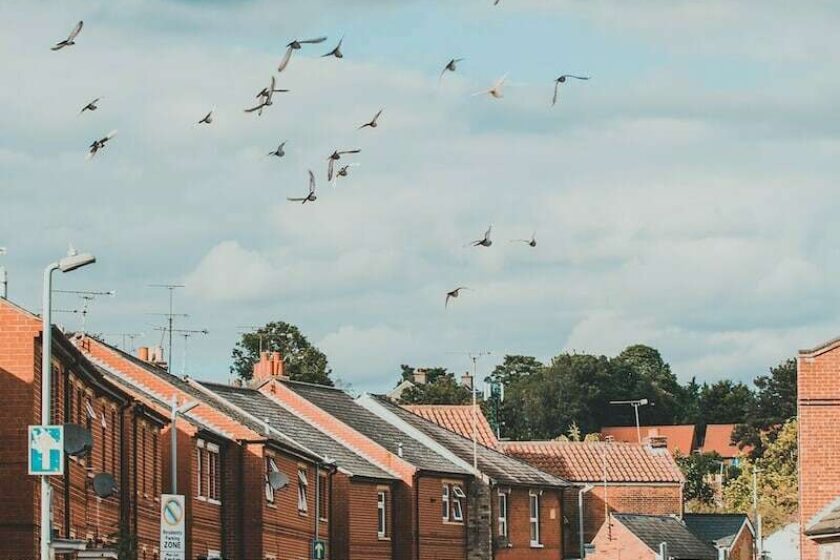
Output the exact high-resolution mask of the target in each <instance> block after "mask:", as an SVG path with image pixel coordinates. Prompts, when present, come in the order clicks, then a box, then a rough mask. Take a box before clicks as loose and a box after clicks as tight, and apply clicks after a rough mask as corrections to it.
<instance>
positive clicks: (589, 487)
mask: <svg viewBox="0 0 840 560" xmlns="http://www.w3.org/2000/svg"><path fill="white" fill-rule="evenodd" d="M593 488H594V486H592V485H591V484H586V485H584V486H582V487H581V489H580V491H578V523H579V525H580V543H579V544H580V557H581V559H583V558H584V557H585V556H586V547H585V544H586V540H585V539H584V537H583V495H584V494H586V493H587V492H589V491H590V490H592V489H593Z"/></svg>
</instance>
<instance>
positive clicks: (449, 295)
mask: <svg viewBox="0 0 840 560" xmlns="http://www.w3.org/2000/svg"><path fill="white" fill-rule="evenodd" d="M499 2H500V0H494V2H493V5H494V6H497V5H498V4H499ZM83 27H84V22H83V21H80V22H79V23H77V24H76V26H75V27H73V30H72V31H71V32H70V34H69V35H68V36H67V38H66V39H64V40H63V41H59V42H58V43H56V44H55V45H54V46H53V47H52V50H53V51H59V50H61V49H64V48H66V47H70V46H73V45H75V44H76V37H78V35H79V33H80V32H81V31H82V28H83ZM326 40H327V37H316V38H314V39H295V40H293V41H292V42H290V43H288V44H287V45H286V51H285V53H284V54H283V58H282V59H281V60H280V63H279V64H278V66H277V73H282V72H283V71H284V70H285V69H286V68H287V67H288V66H289V63H290V62H291V60H292V55H293V54H294V52H295V51H298V50H301V49H302V48H303V46H304V45H317V44H320V43H323V42H325V41H326ZM343 44H344V37H342V38H341V39H339V41H338V44H337V45H336V46H335V47H334V48H333V49H332V50H330V51H329V52H327V53H325V54H323V55H321V57H322V58H326V57H334V58H338V59H341V58H344V53H342V51H341V47H342V45H343ZM464 60H465V59H464V58H453V59H451V60H450V61H449V62H447V63H446V65H445V66H444V67H443V70H441V72H440V76H439V78H438V82H440V81H442V80H443V77H444V76H445V75H446V74H447V72H449V73H453V72H456V71H457V69H458V64H459V63H461V62H462V61H464ZM569 79H573V80H589V76H578V75H574V74H562V75H560V76H559V77H557V78H555V79H554V81H553V82H554V91H553V95H552V98H551V105H552V106H554V105H556V104H557V99H558V96H559V92H560V87H561V86H562V85H563V84H565V83H566V82H567V81H568V80H569ZM506 81H507V74H505V75H503V76H502V77H501V78H499V79H498V80H497V81H496V82H495V83H494V84H493V85H492V86H491V87H490V88H488V89H485V90H482V91H479V92H476V93H474V94H473V95H490V96H491V97H493V98H495V99H501V98H502V97H503V96H504V95H503V92H502V88H503V86H504V85H505V82H506ZM288 92H289V90H288V89H282V88H278V87H277V79H276V77H275V76H274V74H273V73H272V76H271V80H270V82H269V84H268V85H267V86H266V87H264V88H262V89H261V90H260V91H259V92H258V93H257V95H256V99H257V103H256V105H254V106H253V107H249V108H247V109H245V112H246V113H256V114H257V115H262V114H263V111H264V110H265V109H266V108H268V107H270V106H271V105H273V102H274V101H273V99H274V94H275V93H288ZM101 99H102V98H100V97H97V98H96V99H94V100H93V101H91V102H90V103H88V104H87V105H85V106H84V107H82V109H81V111H79V114H82V113H85V112H87V111H96V110H97V109H98V103H99V102H100V101H101ZM215 111H216V108H215V107H213V108H211V109H210V111H209V112H208V113H207V114H206V115H204V116H203V117H202V118H201V119H200V120H198V121H197V122H195V124H194V126H200V125H210V124H212V123H213V117H214V114H215ZM383 111H384V109H380V110H379V111H378V112H377V113H376V114H375V115H374V116H373V118H372V119H371V120H370V121H368V122H366V123H363V124H361V125H359V126H358V130H363V129H366V128H370V129H375V128H377V127H378V126H379V118H380V117H381V116H382V113H383ZM116 134H117V131H116V130H113V131H111V132H109V133H108V134H106V135H105V136H103V137H102V138H99V139H97V140H94V141H93V142H92V143H91V144H90V146H89V147H88V154H87V158H88V159H90V158H92V157H94V156H95V155H96V154H97V153H98V152H99V151H100V150H102V149H103V148H105V146H106V144H107V143H108V142H109V141H111V140H112V139H113V138H114V136H115V135H116ZM285 147H286V141H283V142H281V143H280V144H279V145H278V146H277V148H276V149H274V150H272V151H270V152H268V154H266V157H269V156H271V157H278V158H282V157H283V156H285V155H286V151H285ZM360 152H361V149H359V148H353V149H343V150H342V149H336V150H334V151H333V153H332V154H330V155H329V157H327V174H326V175H327V182H329V183H332V186H333V188H335V184H336V181H337V180H338V178H339V177H347V176H348V175H349V172H350V168H351V167H354V166H357V165H359V164H358V163H348V164H344V165H341V164H339V163H338V162H340V161H341V160H342V157H343V156H351V155H355V154H358V153H360ZM308 173H309V192H308V193H307V194H306V195H305V196H298V197H288V198H287V200H288V201H290V202H299V203H301V204H306V203H307V202H315V201H316V200H317V199H318V196H317V194H316V190H317V184H316V179H315V173H314V172H313V171H312V170H311V169H309V170H308ZM492 230H493V226H492V225H491V226H490V227H488V228H487V231H486V232H485V233H484V237H482V238H481V239H477V240H475V241H471V242H470V243H469V244H467V246H472V247H483V248H488V247H491V246H492V245H493V241H492V239H491V237H490V234H491V232H492ZM511 242H512V243H524V244H526V245H527V246H529V247H531V248H534V247H536V246H537V237H536V233H534V234H532V235H531V238H530V239H513V240H511ZM464 290H470V288H469V287H467V286H458V287H457V288H455V289H453V290H450V291H448V292H446V299H445V301H444V308H448V307H449V301H450V300H451V299H457V298H458V297H459V296H460V295H461V292H462V291H464Z"/></svg>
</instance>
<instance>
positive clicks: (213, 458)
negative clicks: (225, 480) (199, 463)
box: [207, 444, 222, 501]
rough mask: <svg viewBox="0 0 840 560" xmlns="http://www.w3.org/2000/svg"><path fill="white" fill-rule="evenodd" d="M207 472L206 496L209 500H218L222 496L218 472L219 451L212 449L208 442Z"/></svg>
mask: <svg viewBox="0 0 840 560" xmlns="http://www.w3.org/2000/svg"><path fill="white" fill-rule="evenodd" d="M207 472H208V484H207V490H208V494H207V497H208V498H210V499H211V500H216V501H219V500H220V499H221V497H222V493H221V476H220V473H219V451H218V448H216V449H215V450H213V449H212V446H211V445H210V444H208V446H207Z"/></svg>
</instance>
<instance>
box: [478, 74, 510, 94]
mask: <svg viewBox="0 0 840 560" xmlns="http://www.w3.org/2000/svg"><path fill="white" fill-rule="evenodd" d="M506 80H507V74H505V75H504V76H502V77H501V78H499V79H498V80H496V83H495V84H493V87H491V88H490V89H485V90H483V91H479V92H476V93H474V94H473V95H474V96H475V95H483V94H485V93H489V94H490V95H492V96H493V97H495V98H496V99H501V98H502V97H504V96H503V95H502V86H503V85H504V84H505V81H506Z"/></svg>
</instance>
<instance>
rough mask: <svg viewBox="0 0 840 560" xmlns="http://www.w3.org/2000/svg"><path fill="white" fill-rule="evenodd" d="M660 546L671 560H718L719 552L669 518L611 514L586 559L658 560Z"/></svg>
mask: <svg viewBox="0 0 840 560" xmlns="http://www.w3.org/2000/svg"><path fill="white" fill-rule="evenodd" d="M662 543H665V545H666V546H667V554H668V558H670V559H673V560H718V559H719V558H720V556H719V553H718V551H717V550H716V549H715V547H713V546H712V545H711V544H708V543H706V542H703V540H701V539H700V538H699V537H698V536H697V535H695V534H694V533H692V532H691V530H690V529H689V528H688V526H687V525H686V524H685V523H684V522H683V521H681V520H680V519H679V518H677V517H675V516H671V515H632V514H619V513H616V514H613V515H612V516H611V523H605V524H604V526H603V527H601V530H600V531H598V534H597V535H596V537H595V539H594V540H593V542H592V544H593V545H594V547H595V551H594V552H593V553H591V554H587V556H586V558H587V559H588V560H616V559H618V558H623V559H632V560H658V559H659V558H660V556H659V552H660V547H661V546H662Z"/></svg>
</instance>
